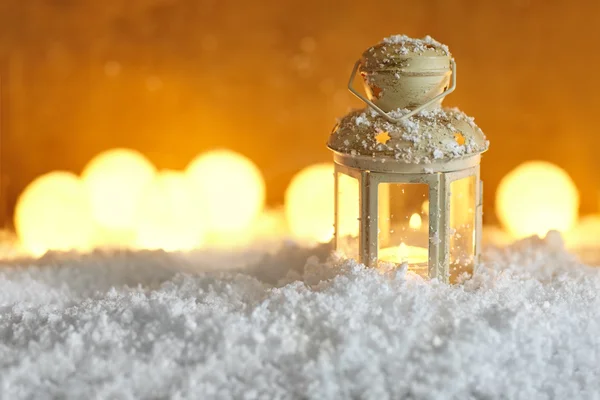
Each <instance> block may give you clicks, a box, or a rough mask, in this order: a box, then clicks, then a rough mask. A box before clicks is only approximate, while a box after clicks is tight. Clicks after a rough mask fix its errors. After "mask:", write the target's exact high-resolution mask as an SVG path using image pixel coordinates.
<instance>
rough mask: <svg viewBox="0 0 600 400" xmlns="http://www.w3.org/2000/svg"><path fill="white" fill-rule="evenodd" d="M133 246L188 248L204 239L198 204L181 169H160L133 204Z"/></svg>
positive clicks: (168, 249)
mask: <svg viewBox="0 0 600 400" xmlns="http://www.w3.org/2000/svg"><path fill="white" fill-rule="evenodd" d="M136 210H137V213H136V247H141V248H145V249H163V250H166V251H178V250H191V249H194V248H197V247H198V246H199V245H200V244H201V243H202V240H203V233H204V232H203V228H204V226H203V225H202V223H201V220H200V218H199V215H198V213H199V209H198V206H197V205H196V204H195V203H194V200H193V197H192V192H191V188H190V187H189V183H188V181H187V179H186V177H185V175H184V174H183V173H182V172H177V171H169V170H167V171H160V172H159V173H158V174H157V175H156V177H155V178H154V180H153V181H152V182H151V184H150V185H148V186H147V187H146V188H145V190H144V191H143V192H142V195H141V196H140V199H139V202H138V204H137V207H136Z"/></svg>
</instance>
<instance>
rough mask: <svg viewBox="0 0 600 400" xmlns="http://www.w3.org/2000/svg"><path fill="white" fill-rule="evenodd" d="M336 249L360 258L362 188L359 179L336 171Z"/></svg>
mask: <svg viewBox="0 0 600 400" xmlns="http://www.w3.org/2000/svg"><path fill="white" fill-rule="evenodd" d="M336 181H337V196H336V201H337V206H336V209H337V212H336V218H337V220H336V221H335V226H336V229H337V231H336V241H337V243H336V249H337V250H338V251H339V252H340V253H341V254H342V255H344V256H345V257H348V258H354V259H358V255H359V254H358V249H359V243H358V232H359V230H360V220H359V218H360V201H359V196H360V188H359V184H358V179H356V178H353V177H352V176H349V175H346V174H343V173H341V172H336Z"/></svg>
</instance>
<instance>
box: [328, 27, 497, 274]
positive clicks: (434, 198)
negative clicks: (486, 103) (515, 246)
mask: <svg viewBox="0 0 600 400" xmlns="http://www.w3.org/2000/svg"><path fill="white" fill-rule="evenodd" d="M357 71H358V72H359V73H360V74H361V76H362V78H363V81H364V87H365V90H366V92H367V97H364V96H363V95H361V94H360V93H359V92H358V91H356V90H355V89H354V88H353V86H352V83H353V80H354V76H355V74H356V72H357ZM348 87H349V89H350V91H351V92H352V93H354V94H355V95H356V96H358V97H359V98H360V99H362V100H363V101H364V102H365V103H366V104H367V105H368V107H367V108H364V109H361V110H357V111H354V112H351V113H350V114H348V115H346V116H345V117H344V118H342V119H341V120H340V121H339V123H338V124H337V125H336V127H335V128H334V130H333V133H332V134H331V137H330V139H329V142H328V147H329V148H330V149H331V150H332V151H333V152H334V161H335V178H336V179H335V181H336V185H335V187H336V189H335V192H336V193H335V195H336V217H335V227H336V237H335V244H336V249H337V250H338V251H339V252H340V253H342V254H343V255H346V256H348V257H354V258H357V259H358V260H359V261H360V262H362V263H364V264H366V265H369V266H373V267H384V266H385V267H386V268H388V267H390V266H391V267H400V266H408V269H409V270H412V271H414V272H416V273H418V274H420V275H422V276H424V277H429V278H437V279H439V280H440V281H443V282H451V281H455V280H456V278H457V277H458V276H459V275H461V274H462V273H463V272H472V270H473V267H474V265H476V263H477V261H478V257H479V253H480V250H481V239H480V238H481V217H482V201H481V199H482V183H481V180H480V175H479V165H480V159H481V153H483V152H484V151H486V150H487V149H488V145H489V142H488V141H487V140H486V138H485V135H484V134H483V132H482V131H481V130H480V129H479V128H478V127H477V126H476V125H475V123H474V122H473V118H471V117H468V116H467V115H465V114H464V113H462V112H461V111H459V110H457V109H447V108H442V107H441V102H442V100H443V98H444V97H445V96H446V95H448V94H449V93H451V92H452V91H453V90H454V89H455V87H456V64H455V62H454V59H453V58H452V56H451V55H450V53H449V51H448V48H447V47H446V46H444V45H442V44H440V43H438V42H436V41H435V40H433V39H431V38H430V37H426V38H424V39H411V38H409V37H407V36H404V35H396V36H392V37H389V38H386V39H384V40H383V41H382V42H381V43H379V44H377V45H375V46H373V47H371V48H369V49H368V50H367V51H365V52H364V53H363V55H362V58H361V59H360V60H359V61H357V62H356V64H355V66H354V70H353V72H352V75H351V77H350V82H349V83H348ZM348 177H350V178H352V179H355V180H357V181H358V185H356V187H357V188H358V190H356V193H355V194H354V199H355V201H356V202H357V203H358V204H359V207H357V215H356V216H355V217H356V220H355V221H354V218H352V221H348V220H344V221H341V220H340V219H341V217H343V218H345V219H348V218H349V217H348V215H347V213H346V214H345V215H343V216H342V214H341V213H339V212H338V211H339V210H340V206H341V204H340V199H341V198H342V196H341V195H342V194H341V193H339V190H338V189H339V188H340V187H341V185H339V182H340V180H341V179H348ZM343 196H344V198H345V201H346V202H347V201H348V193H344V194H343ZM349 224H355V226H356V227H357V229H355V230H348V229H343V230H341V229H340V227H341V226H344V227H348V225H349ZM345 232H346V233H347V232H358V235H352V234H345Z"/></svg>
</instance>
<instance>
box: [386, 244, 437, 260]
mask: <svg viewBox="0 0 600 400" xmlns="http://www.w3.org/2000/svg"><path fill="white" fill-rule="evenodd" d="M379 259H380V260H381V261H388V262H393V263H396V264H402V263H408V264H423V263H427V262H428V261H429V250H428V249H426V248H425V247H418V246H409V245H406V244H405V243H400V246H397V247H386V248H384V249H380V250H379Z"/></svg>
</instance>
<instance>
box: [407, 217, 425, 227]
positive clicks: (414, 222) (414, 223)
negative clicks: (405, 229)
mask: <svg viewBox="0 0 600 400" xmlns="http://www.w3.org/2000/svg"><path fill="white" fill-rule="evenodd" d="M422 223H423V222H422V220H421V216H420V215H419V214H417V213H414V214H413V215H411V216H410V220H409V221H408V226H409V227H410V229H420V228H421V225H422Z"/></svg>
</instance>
